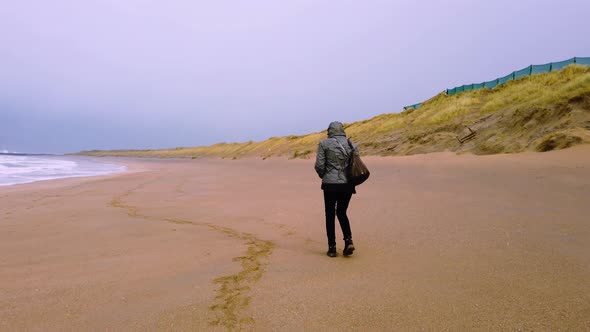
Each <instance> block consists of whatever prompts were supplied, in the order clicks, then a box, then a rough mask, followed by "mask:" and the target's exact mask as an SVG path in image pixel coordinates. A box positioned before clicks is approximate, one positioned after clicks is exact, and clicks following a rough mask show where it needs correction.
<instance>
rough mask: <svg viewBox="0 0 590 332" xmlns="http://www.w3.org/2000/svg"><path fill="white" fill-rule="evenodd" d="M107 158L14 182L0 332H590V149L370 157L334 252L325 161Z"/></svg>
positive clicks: (5, 196)
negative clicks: (110, 170)
mask: <svg viewBox="0 0 590 332" xmlns="http://www.w3.org/2000/svg"><path fill="white" fill-rule="evenodd" d="M104 160H109V161H113V160H114V161H115V162H117V163H123V164H125V165H127V166H128V167H129V170H130V171H129V172H126V173H122V174H114V175H109V176H100V177H91V178H75V179H62V180H55V181H45V182H38V183H32V184H24V185H16V186H9V187H0V253H2V254H1V255H0V285H1V287H0V330H2V331H41V330H42V331H80V330H89V331H122V330H126V331H129V330H131V331H145V330H171V331H172V330H173V331H194V330H237V329H242V330H257V331H271V330H275V331H295V330H298V331H300V330H310V331H320V330H321V331H332V330H358V331H368V330H376V331H380V330H394V331H411V330H428V331H441V330H451V331H457V330H568V331H572V330H589V329H590V217H589V216H590V146H581V147H575V148H572V149H567V150H561V151H555V152H548V153H523V154H509V155H494V156H474V155H455V154H452V153H436V154H427V155H415V156H407V157H387V158H381V157H366V158H364V160H365V162H366V163H367V165H368V166H369V168H370V169H371V172H372V175H371V178H370V179H369V181H368V182H367V183H366V184H363V185H361V186H359V187H358V188H357V192H358V194H357V195H355V196H353V199H352V202H351V205H350V209H349V216H350V220H351V226H352V232H353V238H354V240H355V244H356V247H357V251H356V252H355V253H354V255H353V256H352V257H342V255H339V257H337V258H329V257H327V256H326V255H325V251H326V249H327V243H326V239H325V230H324V215H323V201H322V192H321V190H320V179H319V178H318V177H317V176H316V174H315V173H314V171H313V159H309V160H286V159H280V158H270V159H267V160H261V159H254V158H252V159H241V160H221V159H196V160H190V159H170V160H155V159H153V160H152V159H145V160H141V159H123V158H121V159H104ZM337 237H338V239H339V242H338V250H339V253H341V250H342V247H343V244H342V242H343V241H341V237H342V236H341V233H340V230H339V229H338V227H337Z"/></svg>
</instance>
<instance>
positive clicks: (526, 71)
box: [404, 57, 590, 110]
mask: <svg viewBox="0 0 590 332" xmlns="http://www.w3.org/2000/svg"><path fill="white" fill-rule="evenodd" d="M573 63H576V64H580V65H587V66H590V58H578V57H576V58H571V59H568V60H565V61H560V62H551V63H546V64H544V65H530V66H528V67H526V68H523V69H521V70H517V71H514V72H512V73H510V74H508V75H506V76H504V77H500V78H497V79H495V80H492V81H488V82H483V83H474V84H467V85H461V86H457V87H454V88H452V89H447V90H446V93H447V95H454V94H457V93H460V92H463V91H471V90H479V89H482V88H486V89H493V88H495V87H496V86H498V85H500V84H506V82H508V81H511V80H514V79H518V78H521V77H525V76H529V75H533V74H540V73H548V72H550V71H553V70H560V69H563V68H565V67H566V66H568V65H571V64H573ZM420 105H422V103H419V104H414V105H410V106H406V107H404V110H408V109H416V108H418V107H420Z"/></svg>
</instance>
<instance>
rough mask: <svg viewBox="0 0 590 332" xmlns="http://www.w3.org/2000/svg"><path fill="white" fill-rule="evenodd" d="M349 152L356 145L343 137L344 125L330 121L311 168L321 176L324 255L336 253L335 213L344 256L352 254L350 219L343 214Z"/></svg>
mask: <svg viewBox="0 0 590 332" xmlns="http://www.w3.org/2000/svg"><path fill="white" fill-rule="evenodd" d="M351 153H357V154H358V149H357V147H356V146H354V145H353V146H351V145H350V144H349V143H348V140H347V139H346V133H345V132H344V126H343V125H342V123H340V122H337V121H336V122H332V123H330V126H329V127H328V138H327V139H325V140H323V141H321V142H320V144H319V146H318V153H317V157H316V162H315V170H316V172H317V173H318V175H319V176H320V178H322V190H323V191H324V206H325V210H326V233H327V235H328V252H327V254H328V256H330V257H336V256H337V255H338V254H337V253H336V230H335V217H336V216H338V221H339V222H340V228H341V229H342V234H344V250H343V251H342V253H343V255H344V256H350V255H352V252H353V251H354V244H353V243H352V233H351V231H350V222H349V220H348V216H347V215H346V210H347V209H348V203H350V198H351V197H352V194H355V193H356V191H355V188H354V185H353V184H352V183H349V181H348V179H347V177H346V173H347V172H346V169H347V167H348V164H349V158H348V157H349V156H350V155H351Z"/></svg>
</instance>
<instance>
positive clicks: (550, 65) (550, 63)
mask: <svg viewBox="0 0 590 332" xmlns="http://www.w3.org/2000/svg"><path fill="white" fill-rule="evenodd" d="M552 71H553V62H549V72H552Z"/></svg>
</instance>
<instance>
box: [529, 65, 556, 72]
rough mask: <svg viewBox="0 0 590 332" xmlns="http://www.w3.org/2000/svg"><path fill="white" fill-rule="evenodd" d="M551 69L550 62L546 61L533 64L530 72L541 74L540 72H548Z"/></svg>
mask: <svg viewBox="0 0 590 332" xmlns="http://www.w3.org/2000/svg"><path fill="white" fill-rule="evenodd" d="M549 71H551V64H550V63H547V64H544V65H533V69H532V71H531V74H541V73H548V72H549Z"/></svg>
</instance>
